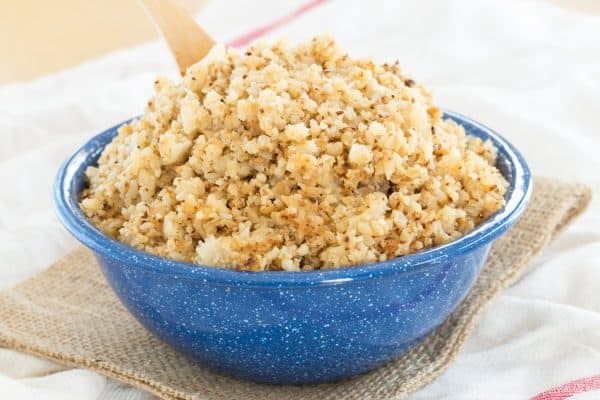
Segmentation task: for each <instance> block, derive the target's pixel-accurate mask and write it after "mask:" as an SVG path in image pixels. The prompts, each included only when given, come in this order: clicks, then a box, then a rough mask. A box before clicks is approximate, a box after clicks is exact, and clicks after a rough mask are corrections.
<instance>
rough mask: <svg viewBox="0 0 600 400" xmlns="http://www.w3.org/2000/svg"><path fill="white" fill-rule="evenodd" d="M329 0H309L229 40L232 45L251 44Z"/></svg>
mask: <svg viewBox="0 0 600 400" xmlns="http://www.w3.org/2000/svg"><path fill="white" fill-rule="evenodd" d="M326 1H327V0H312V1H309V2H307V3H305V4H303V5H302V6H300V7H299V8H298V9H296V10H294V11H292V12H291V13H290V14H288V15H285V16H283V17H281V18H279V19H277V20H275V21H273V22H270V23H268V24H266V25H263V26H261V27H259V28H257V29H255V30H253V31H250V32H248V33H245V34H244V35H242V36H240V37H238V38H237V39H234V40H233V41H231V42H229V46H231V47H243V46H246V45H247V44H249V43H250V42H252V41H254V40H256V39H257V38H259V37H261V36H263V35H264V34H266V33H269V32H270V31H272V30H274V29H276V28H279V27H281V26H284V25H285V24H287V23H289V22H291V21H293V20H294V19H296V18H298V17H299V16H301V15H302V14H304V13H306V12H307V11H310V10H311V9H313V8H314V7H316V6H318V5H320V4H323V3H325V2H326Z"/></svg>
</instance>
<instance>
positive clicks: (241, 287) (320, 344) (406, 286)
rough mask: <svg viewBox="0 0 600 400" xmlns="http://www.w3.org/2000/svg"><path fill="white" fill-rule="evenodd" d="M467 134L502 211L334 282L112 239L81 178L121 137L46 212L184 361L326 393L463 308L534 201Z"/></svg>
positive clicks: (517, 175)
mask: <svg viewBox="0 0 600 400" xmlns="http://www.w3.org/2000/svg"><path fill="white" fill-rule="evenodd" d="M445 116H446V117H447V118H450V119H452V120H454V121H456V122H457V123H459V124H461V125H462V126H463V127H464V128H465V129H466V131H467V133H468V134H470V135H473V136H478V137H480V138H482V139H490V140H491V141H492V142H493V143H494V145H495V146H496V148H497V149H498V167H499V168H500V170H501V171H502V173H503V174H504V176H505V177H506V178H507V180H508V181H509V182H510V188H509V190H508V192H507V194H506V205H505V206H504V208H502V209H501V210H500V211H498V212H497V213H496V214H494V215H493V216H491V217H490V218H489V219H488V220H487V221H486V222H484V223H483V224H481V225H480V226H478V227H477V228H476V229H474V230H473V231H472V232H470V233H468V234H466V235H464V236H462V237H461V238H459V239H457V240H455V241H453V242H450V243H447V244H445V245H442V246H438V247H434V248H431V249H427V250H424V251H421V252H418V253H415V254H411V255H408V256H404V257H399V258H395V259H392V260H388V261H384V262H379V263H374V264H368V265H361V266H356V267H352V268H342V269H337V270H325V271H310V272H259V273H256V272H239V271H234V270H228V269H220V268H213V267H204V266H199V265H193V264H186V263H181V262H176V261H172V260H168V259H166V258H162V257H157V256H153V255H150V254H147V253H144V252H141V251H138V250H135V249H133V248H131V247H129V246H127V245H125V244H123V243H120V242H118V241H116V240H113V239H111V238H110V237H108V236H106V235H105V234H103V233H102V232H101V231H99V230H98V229H97V228H96V227H94V225H92V224H91V223H90V222H89V221H88V219H87V218H86V217H85V215H84V214H83V213H82V211H81V210H80V208H79V205H78V201H79V195H80V193H81V191H82V189H83V188H84V187H85V185H86V181H85V176H84V171H85V169H86V168H87V167H88V166H90V165H95V164H96V162H97V160H98V157H99V156H100V153H101V152H102V150H103V149H104V146H105V145H106V144H107V143H108V142H110V140H111V139H112V138H113V137H114V136H115V134H116V131H117V128H118V126H115V127H113V128H110V129H108V130H107V131H105V132H103V133H101V134H99V135H98V136H96V137H94V138H93V139H91V140H90V141H89V142H87V143H86V144H85V145H84V146H83V147H81V148H80V149H79V150H77V151H76V152H75V153H74V154H73V155H72V156H71V157H69V158H68V159H67V161H66V162H65V163H64V165H63V166H62V168H61V169H60V171H59V173H58V177H57V179H56V186H55V191H54V200H55V205H56V210H57V213H58V216H59V218H60V220H61V221H62V223H63V224H64V225H65V226H66V228H67V229H68V230H69V231H70V232H71V233H72V234H73V235H74V236H75V237H76V238H77V239H78V240H79V241H81V242H82V243H83V244H84V245H86V246H87V247H89V248H90V249H92V251H93V252H94V254H95V256H96V258H97V260H98V263H99V265H100V267H101V268H102V271H103V273H104V275H105V276H106V279H107V280H108V282H109V283H110V285H111V286H112V288H113V289H114V291H115V292H116V294H117V295H118V296H119V298H120V299H121V301H122V302H123V304H124V305H125V306H126V307H127V309H128V310H129V311H130V312H131V313H132V314H133V315H134V316H135V317H136V318H137V319H138V320H139V321H140V322H141V323H142V324H143V325H144V326H145V327H146V328H148V329H149V330H150V331H151V332H153V333H154V334H155V335H157V336H158V337H159V338H161V339H162V340H163V341H165V342H166V343H168V344H170V345H171V346H173V347H174V348H176V349H177V350H179V351H180V352H182V353H183V354H185V355H187V356H189V357H190V358H192V359H194V360H197V361H198V362H200V363H201V364H203V365H205V366H208V367H211V368H213V369H214V370H216V371H220V372H222V373H223V374H227V375H232V376H235V377H240V378H245V379H249V380H252V381H257V382H267V383H277V384H307V383H322V382H330V381H335V380H339V379H343V378H347V377H350V376H353V375H356V374H360V373H363V372H366V371H369V370H371V369H373V368H375V367H377V366H379V365H381V364H383V363H385V362H387V361H389V360H391V359H393V358H395V357H398V356H399V355H400V354H402V353H403V352H405V351H406V350H408V349H410V348H411V347H413V346H414V345H415V344H417V343H418V342H419V341H420V340H421V339H422V338H423V337H424V336H426V335H427V334H428V333H430V332H431V331H432V330H433V329H435V328H436V327H437V326H439V325H440V324H441V323H442V322H443V321H444V320H445V319H446V318H447V317H448V316H449V314H450V313H451V312H452V311H453V310H454V309H455V308H456V306H457V305H458V303H459V302H460V301H461V300H462V299H463V298H464V297H465V295H466V294H467V292H468V291H469V289H470V288H471V287H472V285H473V283H474V281H475V279H476V278H477V276H478V275H479V272H480V270H481V268H482V266H483V265H484V262H485V260H486V258H487V256H488V253H489V250H490V246H491V244H492V242H493V241H494V240H495V239H497V238H498V236H500V235H501V234H502V233H503V232H504V231H506V230H507V229H508V228H509V227H510V226H511V225H513V224H514V223H515V222H516V221H517V220H518V219H519V217H520V216H521V214H522V213H523V211H524V210H525V208H526V205H527V203H528V200H529V198H530V194H531V177H530V172H529V169H528V167H527V164H526V163H525V160H524V159H523V157H522V156H521V155H520V154H519V152H518V151H517V150H516V149H515V148H514V147H513V146H512V145H510V144H509V143H508V142H507V141H506V140H504V139H503V138H502V137H500V136H499V135H498V134H496V133H494V132H493V131H491V130H490V129H488V128H486V127H484V126H483V125H481V124H479V123H477V122H474V121H472V120H470V119H468V118H466V117H464V116H461V115H459V114H456V113H452V112H446V113H445Z"/></svg>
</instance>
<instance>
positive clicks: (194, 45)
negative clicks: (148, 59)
mask: <svg viewBox="0 0 600 400" xmlns="http://www.w3.org/2000/svg"><path fill="white" fill-rule="evenodd" d="M141 2H142V4H143V5H144V8H145V9H146V11H147V12H148V14H149V15H150V17H151V18H152V19H153V20H154V22H155V23H156V25H157V26H158V29H159V30H160V31H161V33H162V35H163V37H164V38H165V39H166V40H167V43H168V45H169V48H170V49H171V52H172V53H173V56H174V57H175V61H176V62H177V65H178V66H179V71H180V72H181V75H184V74H185V71H186V69H187V68H188V67H189V66H190V65H192V64H194V63H196V62H198V61H200V60H201V59H202V58H204V56H206V55H207V54H208V52H209V51H210V49H211V48H212V47H213V45H214V44H215V41H214V40H213V39H212V38H211V37H210V36H209V35H208V34H207V33H206V32H205V31H204V29H202V28H201V27H200V26H199V25H198V24H197V23H196V21H194V19H193V18H192V16H191V15H190V14H189V13H188V12H187V10H186V9H184V8H183V7H182V6H181V5H180V4H179V3H177V1H176V0H141Z"/></svg>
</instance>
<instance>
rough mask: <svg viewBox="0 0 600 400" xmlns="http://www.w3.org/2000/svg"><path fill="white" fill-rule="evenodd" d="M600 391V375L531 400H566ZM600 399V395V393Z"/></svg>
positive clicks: (563, 386) (570, 383) (549, 391)
mask: <svg viewBox="0 0 600 400" xmlns="http://www.w3.org/2000/svg"><path fill="white" fill-rule="evenodd" d="M593 390H600V375H596V376H590V377H588V378H581V379H577V380H575V381H571V382H569V383H565V384H564V385H560V386H557V387H555V388H552V389H550V390H547V391H545V392H543V393H540V394H538V395H536V396H534V397H532V398H531V399H530V400H564V399H568V398H569V397H572V396H574V395H576V394H579V393H585V392H591V391H593ZM598 397H600V393H598Z"/></svg>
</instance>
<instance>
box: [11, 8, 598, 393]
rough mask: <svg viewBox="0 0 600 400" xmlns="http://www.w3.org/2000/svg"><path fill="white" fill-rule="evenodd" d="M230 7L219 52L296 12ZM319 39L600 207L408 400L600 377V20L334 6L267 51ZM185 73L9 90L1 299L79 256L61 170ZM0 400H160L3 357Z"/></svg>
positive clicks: (126, 72) (216, 22)
mask: <svg viewBox="0 0 600 400" xmlns="http://www.w3.org/2000/svg"><path fill="white" fill-rule="evenodd" d="M230 3H232V2H231V1H213V2H209V5H208V7H207V8H206V9H205V10H203V11H202V13H201V14H200V16H199V17H200V19H201V20H202V23H203V24H204V26H205V27H206V28H207V30H208V31H209V32H211V33H213V34H214V35H215V36H216V37H217V38H218V39H220V40H228V39H231V38H233V37H236V36H237V35H238V34H240V33H243V32H246V31H248V30H249V29H252V28H254V27H257V26H259V25H261V24H262V23H264V22H266V21H269V20H272V19H273V18H274V17H276V16H279V15H282V14H284V13H286V12H288V11H289V10H291V9H293V8H294V7H295V6H296V5H298V4H299V3H300V2H298V1H291V2H276V1H275V0H269V1H263V2H258V3H255V2H243V1H241V0H238V1H235V3H236V4H234V5H231V4H230ZM232 10H234V11H235V13H234V14H233V15H232V14H230V13H231V12H232ZM323 31H329V32H331V33H333V34H334V36H335V37H336V38H338V40H339V41H340V42H341V43H342V44H343V45H344V46H345V47H346V48H348V49H349V50H350V53H351V54H352V55H356V56H369V55H371V56H374V57H376V58H377V59H378V60H380V61H393V60H395V59H396V58H399V59H400V61H401V65H402V66H403V68H404V70H406V71H410V72H411V73H412V74H414V76H415V77H416V78H417V80H419V81H422V82H424V83H425V84H426V85H427V86H429V87H431V88H433V89H434V92H435V93H436V97H437V102H438V103H439V104H440V105H442V106H443V107H447V108H450V109H453V110H457V111H460V112H461V113H464V114H467V115H469V116H472V117H474V118H475V119H477V120H480V121H482V122H484V123H485V124H487V125H489V126H491V127H493V128H495V129H496V130H498V131H499V132H501V133H502V134H503V135H505V136H506V137H507V138H508V139H510V140H511V141H512V142H513V143H515V144H516V145H517V146H518V147H519V148H520V149H521V150H522V151H523V153H524V154H525V156H526V158H527V159H528V161H529V163H530V165H531V168H532V170H533V172H534V173H535V174H538V175H548V176H555V177H562V178H565V179H578V180H581V181H584V182H586V183H588V184H590V185H591V186H592V187H593V188H594V190H595V191H596V199H595V200H594V202H593V204H592V205H591V207H590V208H589V210H588V211H587V212H586V213H585V214H584V215H583V216H582V217H581V218H579V219H578V220H577V221H576V223H575V224H573V226H571V227H570V228H569V229H568V230H567V231H566V232H565V233H564V234H563V235H562V236H561V237H560V238H559V239H557V241H556V242H555V243H554V244H553V245H552V246H551V248H550V249H548V250H547V251H546V252H545V254H544V255H543V256H542V257H540V259H538V260H537V261H536V263H535V264H536V269H534V270H533V272H531V273H529V274H527V276H526V277H524V278H523V279H522V280H521V282H519V283H518V284H517V285H515V286H514V287H513V288H511V289H509V290H507V291H506V292H505V293H504V294H503V295H502V296H500V298H498V299H497V300H496V301H495V302H494V303H493V305H492V306H491V307H489V309H488V310H487V311H486V313H485V314H484V315H483V318H482V320H481V321H480V323H479V324H478V326H477V328H476V329H475V331H474V332H473V334H472V336H471V338H470V339H469V340H468V343H467V346H466V348H465V349H464V350H463V351H462V352H461V354H460V356H459V357H458V359H457V360H456V361H455V362H454V363H453V364H452V366H451V367H450V368H449V369H448V370H447V372H446V373H445V374H444V375H443V376H441V377H440V378H439V379H438V380H437V381H435V382H434V383H433V384H431V385H430V386H428V387H427V388H425V389H423V390H421V391H420V392H418V393H417V394H415V395H414V396H413V398H414V399H480V398H486V399H522V398H527V397H529V396H532V395H534V394H536V393H538V392H541V391H543V390H546V389H549V388H550V387H553V386H556V385H559V384H562V383H565V382H568V381H570V380H573V379H577V378H582V377H586V376H590V375H595V374H600V291H599V290H598V288H599V283H600V198H598V196H600V194H599V193H598V189H600V177H598V173H599V172H600V156H599V154H598V151H599V149H600V78H599V73H600V45H598V42H600V18H599V17H593V16H588V15H585V14H579V13H576V12H572V11H566V10H563V9H559V8H557V7H555V6H551V5H548V4H546V3H543V2H525V1H514V0H511V1H502V2H498V1H491V0H487V1H438V2H432V1H429V2H409V1H397V2H396V1H383V0H380V1H369V2H364V1H360V0H353V1H341V0H339V1H336V2H330V3H327V4H325V5H323V6H320V7H319V8H317V9H315V10H313V11H311V12H309V13H308V14H306V15H305V16H302V17H301V18H299V19H297V20H296V21H294V22H292V23H291V24H290V25H288V26H286V27H284V28H282V29H280V30H279V31H276V32H275V33H273V34H271V35H270V36H271V37H274V36H279V35H287V36H290V37H291V38H292V39H298V38H305V37H308V36H309V35H310V34H311V33H320V32H323ZM175 73H176V69H175V68H174V66H173V64H172V62H171V61H170V55H169V54H168V51H167V50H166V48H165V47H164V45H162V44H160V43H154V44H149V45H145V46H141V47H138V48H135V49H131V50H128V51H122V52H119V53H115V54H112V55H110V56H108V57H105V58H103V59H101V60H98V61H94V62H91V63H87V64H85V65H82V66H80V67H77V68H75V69H72V70H69V71H66V72H63V73H61V74H59V75H55V76H51V77H48V78H44V79H42V80H38V81H34V82H31V83H27V84H18V85H12V86H4V87H0V132H1V133H0V135H1V138H2V145H1V146H0V182H2V185H0V260H2V263H1V264H0V288H5V287H9V286H11V285H13V284H15V283H17V282H19V281H20V280H22V279H24V278H26V277H27V276H30V275H32V274H34V273H35V272H37V271H40V270H41V269H43V268H44V267H45V266H47V265H48V264H49V263H50V262H52V261H53V260H55V259H57V258H58V257H60V256H61V255H62V254H64V253H66V252H67V251H68V250H69V249H71V248H72V247H73V246H75V241H74V240H73V239H72V238H71V237H70V236H69V234H68V233H67V232H66V231H65V230H64V229H63V228H62V227H61V225H60V224H59V222H58V221H57V220H56V218H55V217H54V213H53V210H52V205H51V188H52V181H53V178H54V174H55V172H56V170H57V169H58V167H59V164H60V162H61V161H62V160H63V159H64V158H65V157H66V156H67V154H68V153H69V152H71V151H72V150H74V149H75V148H76V147H77V146H78V145H80V144H82V143H83V142H84V141H85V140H86V139H88V138H89V137H90V136H92V135H94V134H95V133H98V132H100V131H101V130H102V129H103V128H106V127H109V126H112V125H113V124H115V123H118V122H120V121H121V120H124V119H126V118H128V117H130V116H133V115H136V114H139V113H140V112H141V111H142V110H143V105H144V104H145V102H146V100H147V98H148V96H149V94H150V93H151V86H152V85H151V84H152V81H153V80H154V77H155V75H158V74H162V75H165V74H167V75H173V76H174V74H175ZM598 396H600V393H598ZM0 397H1V398H19V399H97V398H103V399H109V398H111V399H112V398H120V399H143V398H150V396H149V395H146V394H143V393H141V392H139V391H136V390H132V389H128V388H126V387H124V386H123V385H119V384H116V383H114V382H109V381H108V380H106V379H104V378H102V377H99V376H98V375H96V374H94V373H91V372H87V371H83V370H65V369H63V368H61V367H57V366H55V365H53V364H51V363H48V362H45V361H41V360H37V359H35V358H32V357H29V356H24V355H20V354H17V353H15V352H12V351H9V350H5V349H0ZM585 397H586V398H588V396H585Z"/></svg>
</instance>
